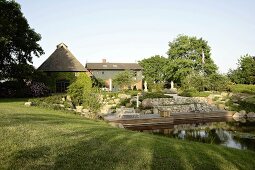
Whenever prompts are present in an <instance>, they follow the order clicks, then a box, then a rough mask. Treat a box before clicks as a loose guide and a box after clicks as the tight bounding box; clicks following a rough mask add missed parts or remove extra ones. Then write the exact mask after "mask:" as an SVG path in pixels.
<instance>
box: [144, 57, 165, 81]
mask: <svg viewBox="0 0 255 170" xmlns="http://www.w3.org/2000/svg"><path fill="white" fill-rule="evenodd" d="M166 62H167V58H165V57H163V56H160V55H155V56H152V57H150V58H146V59H143V60H141V61H139V64H140V65H141V66H142V67H143V69H144V70H143V75H144V76H145V79H146V80H147V81H153V82H162V81H164V79H165V74H164V70H163V69H162V68H163V66H164V65H165V64H166Z"/></svg>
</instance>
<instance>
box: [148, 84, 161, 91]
mask: <svg viewBox="0 0 255 170" xmlns="http://www.w3.org/2000/svg"><path fill="white" fill-rule="evenodd" d="M150 89H151V91H152V92H162V91H163V90H164V83H152V84H150Z"/></svg>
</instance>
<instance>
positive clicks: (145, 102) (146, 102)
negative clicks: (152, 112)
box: [142, 99, 153, 108]
mask: <svg viewBox="0 0 255 170" xmlns="http://www.w3.org/2000/svg"><path fill="white" fill-rule="evenodd" d="M142 106H143V107H144V108H147V107H152V106H153V104H152V101H151V100H150V99H144V100H143V101H142Z"/></svg>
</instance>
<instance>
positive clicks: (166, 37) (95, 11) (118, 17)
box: [17, 0, 255, 73]
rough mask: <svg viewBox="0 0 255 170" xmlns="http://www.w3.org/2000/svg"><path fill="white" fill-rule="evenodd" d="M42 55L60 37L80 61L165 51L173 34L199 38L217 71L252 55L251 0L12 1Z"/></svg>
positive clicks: (129, 59) (128, 59) (114, 59)
mask: <svg viewBox="0 0 255 170" xmlns="http://www.w3.org/2000/svg"><path fill="white" fill-rule="evenodd" d="M17 2H18V3H19V4H21V8H22V12H23V13H24V15H25V17H26V18H27V20H28V22H29V24H30V26H31V28H34V29H35V31H36V32H38V33H40V34H41V36H42V40H41V41H40V45H41V46H42V48H43V49H44V51H45V55H43V56H41V57H40V58H34V59H33V61H34V65H35V67H38V66H39V65H40V64H42V62H43V61H44V60H46V58H47V57H49V55H50V54H51V53H52V52H53V51H54V50H55V49H56V45H57V44H59V43H61V42H64V43H65V44H66V45H67V46H68V48H69V49H70V51H71V52H72V53H73V54H74V55H75V56H76V58H77V59H78V60H79V61H80V62H81V63H82V64H85V63H86V62H101V60H102V59H103V58H105V59H107V61H109V62H136V61H138V60H141V59H143V58H148V57H150V56H153V55H156V54H159V55H163V56H167V55H166V51H167V50H168V42H169V41H172V40H173V39H174V38H176V37H177V35H179V34H185V35H190V36H197V37H202V38H203V39H205V40H207V41H208V44H209V45H210V46H211V48H212V51H211V52H212V58H213V60H214V61H215V63H216V64H217V65H218V66H219V70H220V72H222V73H224V72H227V71H228V69H229V68H235V67H236V63H237V60H238V58H239V57H240V56H241V55H244V54H246V53H248V54H251V55H255V19H254V18H255V10H254V7H255V1H254V0H243V1H242V0H178V1H177V0H17Z"/></svg>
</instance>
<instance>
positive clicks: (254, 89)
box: [230, 84, 255, 94]
mask: <svg viewBox="0 0 255 170" xmlns="http://www.w3.org/2000/svg"><path fill="white" fill-rule="evenodd" d="M230 91H231V92H234V93H249V94H255V85H247V84H235V85H230Z"/></svg>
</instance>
